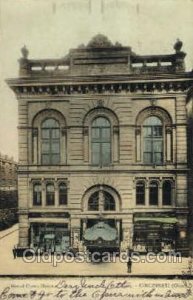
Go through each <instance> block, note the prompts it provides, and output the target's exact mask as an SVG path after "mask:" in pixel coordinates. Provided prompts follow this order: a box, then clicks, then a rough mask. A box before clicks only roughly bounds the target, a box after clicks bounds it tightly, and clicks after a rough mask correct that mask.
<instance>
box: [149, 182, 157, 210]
mask: <svg viewBox="0 0 193 300" xmlns="http://www.w3.org/2000/svg"><path fill="white" fill-rule="evenodd" d="M149 204H150V205H158V183H157V181H151V182H150V186H149Z"/></svg>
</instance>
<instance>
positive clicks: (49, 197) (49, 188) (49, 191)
mask: <svg viewBox="0 0 193 300" xmlns="http://www.w3.org/2000/svg"><path fill="white" fill-rule="evenodd" d="M54 204H55V189H54V184H53V183H48V184H47V185H46V205H54Z"/></svg>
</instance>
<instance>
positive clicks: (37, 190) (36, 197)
mask: <svg viewBox="0 0 193 300" xmlns="http://www.w3.org/2000/svg"><path fill="white" fill-rule="evenodd" d="M41 204H42V187H41V183H35V184H34V185H33V205H41Z"/></svg>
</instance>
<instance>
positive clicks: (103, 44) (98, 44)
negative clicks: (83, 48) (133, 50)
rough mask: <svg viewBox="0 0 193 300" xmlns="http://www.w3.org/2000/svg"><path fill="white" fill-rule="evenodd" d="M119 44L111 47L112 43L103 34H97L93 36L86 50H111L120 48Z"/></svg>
mask: <svg viewBox="0 0 193 300" xmlns="http://www.w3.org/2000/svg"><path fill="white" fill-rule="evenodd" d="M121 46H122V45H121V44H120V43H117V42H116V44H115V45H113V43H112V42H111V41H110V40H109V39H108V38H107V37H106V36H105V35H103V34H100V33H99V34H97V35H96V36H94V37H93V38H92V39H91V40H90V42H89V43H88V45H87V48H112V47H121Z"/></svg>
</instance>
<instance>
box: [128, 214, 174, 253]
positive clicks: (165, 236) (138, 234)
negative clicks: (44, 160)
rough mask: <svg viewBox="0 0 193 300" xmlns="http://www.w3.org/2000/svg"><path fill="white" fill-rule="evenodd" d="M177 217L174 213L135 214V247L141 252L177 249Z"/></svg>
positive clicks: (166, 251)
mask: <svg viewBox="0 0 193 300" xmlns="http://www.w3.org/2000/svg"><path fill="white" fill-rule="evenodd" d="M176 224H177V219H176V217H175V216H174V215H160V214H135V215H134V236H133V249H134V250H135V251H138V252H141V253H147V252H150V251H153V252H160V251H162V252H165V253H168V252H170V251H172V250H175V249H176V241H177V226H176Z"/></svg>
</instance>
